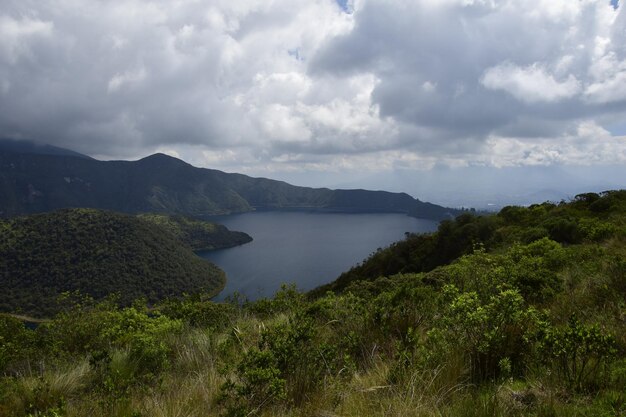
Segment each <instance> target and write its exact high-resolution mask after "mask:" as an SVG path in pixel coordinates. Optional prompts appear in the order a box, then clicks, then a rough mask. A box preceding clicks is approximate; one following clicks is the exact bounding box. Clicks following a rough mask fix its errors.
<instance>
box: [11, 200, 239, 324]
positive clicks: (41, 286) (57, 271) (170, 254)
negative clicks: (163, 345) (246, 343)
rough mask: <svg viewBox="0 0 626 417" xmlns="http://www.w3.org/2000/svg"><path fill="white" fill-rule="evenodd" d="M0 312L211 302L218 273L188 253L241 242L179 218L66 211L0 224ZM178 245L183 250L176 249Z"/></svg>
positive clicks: (220, 281) (37, 312)
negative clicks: (84, 302) (191, 298)
mask: <svg viewBox="0 0 626 417" xmlns="http://www.w3.org/2000/svg"><path fill="white" fill-rule="evenodd" d="M0 231H1V233H0V311H3V312H13V313H25V314H31V315H35V316H48V315H50V314H52V313H54V312H56V311H58V310H59V308H62V305H61V304H59V303H57V299H58V297H59V296H60V295H62V294H63V293H65V292H75V291H78V292H80V293H82V294H88V295H91V296H93V297H94V298H96V299H102V298H104V297H106V296H107V295H109V294H112V293H118V294H119V298H118V300H119V302H120V303H121V304H123V305H129V304H130V303H132V302H133V301H134V300H135V299H137V298H145V299H147V301H148V302H150V303H153V302H156V301H158V300H162V299H164V298H166V297H172V296H178V295H182V294H183V293H189V294H192V293H197V292H202V293H208V294H216V293H217V292H219V291H220V290H221V289H222V287H223V286H224V283H225V276H224V273H223V272H222V271H221V270H220V269H218V268H217V267H216V266H215V265H213V264H211V263H209V262H207V261H205V260H203V259H201V258H199V257H197V256H196V255H195V254H194V253H193V252H192V250H191V248H190V247H189V246H188V245H197V246H200V247H206V246H211V245H216V244H223V243H236V242H240V241H241V240H242V238H243V239H245V237H246V236H247V235H245V234H239V233H235V234H234V238H232V239H229V237H230V232H229V231H228V230H225V228H223V227H221V226H214V225H210V224H204V223H201V222H194V221H190V220H187V219H184V218H181V217H174V218H168V217H166V216H142V217H140V218H135V217H133V216H129V215H124V214H116V213H111V212H105V211H99V210H92V209H68V210H61V211H58V212H55V213H49V214H38V215H31V216H28V217H20V218H15V219H12V220H8V221H0ZM183 242H184V243H183Z"/></svg>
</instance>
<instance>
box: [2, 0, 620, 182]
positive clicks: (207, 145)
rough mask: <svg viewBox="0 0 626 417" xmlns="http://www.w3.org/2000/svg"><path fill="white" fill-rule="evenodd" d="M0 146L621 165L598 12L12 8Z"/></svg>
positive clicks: (381, 165)
mask: <svg viewBox="0 0 626 417" xmlns="http://www.w3.org/2000/svg"><path fill="white" fill-rule="evenodd" d="M0 38H1V39H2V42H0V136H8V137H16V138H30V139H35V140H39V141H42V142H48V143H53V144H56V145H59V146H65V147H70V148H73V149H76V150H78V151H82V152H85V153H88V154H91V155H95V156H99V157H104V158H135V157H141V156H144V155H146V154H148V153H151V152H155V151H157V150H162V151H167V152H168V153H170V154H176V155H180V156H181V157H183V158H185V159H187V160H190V161H191V162H193V163H196V164H199V165H204V166H211V167H216V168H222V169H229V170H233V171H246V172H250V173H271V172H279V171H284V172H292V171H298V170H300V171H306V170H318V171H331V172H334V171H337V172H339V171H342V172H343V171H345V170H370V171H372V172H376V171H380V170H396V169H414V170H423V169H429V168H432V167H434V166H439V165H442V164H444V165H449V166H473V165H487V166H517V165H528V166H536V165H538V164H541V165H550V164H574V163H576V164H578V163H585V161H586V162H588V163H594V164H602V163H621V162H623V159H622V157H623V155H624V146H625V145H624V141H623V139H622V138H619V137H612V136H611V135H610V134H609V133H607V131H606V129H605V127H606V126H610V125H613V124H615V123H618V122H619V121H623V119H624V117H625V116H626V87H624V86H625V85H626V12H624V8H623V7H621V6H620V7H617V8H614V7H612V6H611V5H610V4H609V3H608V2H604V1H595V0H581V1H575V2H573V1H571V0H529V1H525V2H519V1H513V0H498V1H491V0H489V1H487V0H445V1H444V0H437V1H435V0H419V1H407V0H386V1H382V0H354V1H352V0H351V1H339V2H337V1H335V0H306V1H305V0H274V1H272V2H267V1H261V0H230V1H226V0H215V1H206V0H181V1H176V2H171V1H166V0H152V1H148V0H129V1H125V2H121V3H120V2H101V1H96V0H84V1H74V0H68V1H63V2H58V1H53V0H20V1H18V0H9V1H7V2H4V3H3V5H2V6H1V7H0Z"/></svg>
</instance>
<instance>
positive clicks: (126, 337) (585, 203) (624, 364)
mask: <svg viewBox="0 0 626 417" xmlns="http://www.w3.org/2000/svg"><path fill="white" fill-rule="evenodd" d="M445 242H447V243H445ZM446 244H449V245H452V246H451V247H444V246H445V245H446ZM415 245H420V247H421V250H424V251H426V252H425V253H424V254H421V255H420V253H418V252H417V246H415ZM437 247H439V248H442V249H444V250H445V252H444V253H443V254H439V253H438V252H437V251H436V250H435V249H433V248H437ZM431 255H432V256H434V257H436V258H435V259H434V260H431V259H427V258H428V257H429V256H431ZM394 257H395V259H394ZM625 259H626V192H624V191H615V192H608V193H603V194H600V195H597V194H586V195H581V196H578V197H577V198H576V199H575V200H574V201H572V202H569V203H560V204H550V203H544V204H540V205H536V206H531V207H528V208H522V207H508V208H505V209H503V210H502V211H501V212H500V213H499V214H498V215H494V216H491V217H471V216H462V217H461V218H459V219H457V220H456V221H452V222H446V223H444V224H442V226H441V227H440V229H439V231H438V232H437V233H435V234H433V235H430V236H421V237H420V236H409V237H408V238H407V240H406V241H404V242H401V243H397V244H395V245H392V246H391V247H390V248H387V249H383V250H380V251H378V252H377V253H376V254H373V255H372V256H371V257H370V258H369V259H368V260H367V261H365V262H364V263H363V265H361V266H360V267H359V268H355V270H353V271H352V277H354V279H350V280H346V279H345V278H344V280H343V281H342V282H341V283H338V284H336V287H335V288H337V291H334V292H333V291H328V292H326V293H323V294H319V292H318V293H317V295H316V294H302V293H299V292H298V291H296V290H295V289H294V288H291V287H284V288H283V289H282V290H281V291H279V292H278V293H277V294H276V295H275V296H274V297H273V298H271V299H262V300H258V301H255V302H246V301H245V300H240V299H239V298H238V297H234V298H233V299H232V300H230V302H228V303H213V302H211V301H208V300H207V299H206V297H202V296H200V295H196V296H189V297H186V298H183V299H173V300H168V301H166V302H163V303H161V304H159V305H157V306H155V307H154V308H152V309H150V310H148V309H147V308H146V306H145V305H144V304H142V303H141V302H137V303H135V304H134V305H132V306H127V307H119V306H118V305H117V304H115V303H111V302H108V301H105V302H100V303H97V302H92V301H90V300H80V302H79V303H77V304H75V305H74V306H73V307H71V308H69V309H67V310H65V311H63V312H62V313H60V314H58V315H57V316H56V317H55V318H54V319H52V320H51V321H49V322H46V323H42V324H41V325H39V326H38V327H37V329H36V330H34V331H31V330H27V329H26V328H24V327H23V325H22V324H21V323H20V322H19V321H17V320H16V319H14V318H11V317H0V338H1V340H2V343H1V344H0V346H2V350H0V367H1V368H0V369H1V372H2V373H3V375H4V376H3V377H2V378H0V415H3V416H4V415H6V416H84V415H92V416H178V415H184V416H207V415H223V416H248V415H250V416H253V415H259V416H288V415H289V416H320V415H323V416H334V415H341V416H450V417H457V416H477V417H478V416H537V417H548V416H563V417H565V416H590V417H591V416H623V415H625V414H626V389H625V388H624V387H626V321H625V320H624V315H625V312H626V310H625V308H626V261H625ZM392 260H393V263H392ZM392 265H395V266H392ZM411 268H413V269H416V270H419V271H421V272H409V271H410V269H411ZM381 270H385V271H388V272H385V273H384V274H381V276H377V274H378V272H377V271H381ZM355 271H356V272H355ZM375 275H376V276H375Z"/></svg>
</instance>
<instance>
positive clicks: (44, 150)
mask: <svg viewBox="0 0 626 417" xmlns="http://www.w3.org/2000/svg"><path fill="white" fill-rule="evenodd" d="M2 151H7V152H17V153H30V154H39V155H67V156H76V157H78V158H85V159H93V158H92V157H90V156H87V155H84V154H82V153H78V152H75V151H71V150H69V149H65V148H59V147H57V146H52V145H46V144H40V143H36V142H31V141H28V140H16V139H0V152H2Z"/></svg>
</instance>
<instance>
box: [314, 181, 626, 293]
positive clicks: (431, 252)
mask: <svg viewBox="0 0 626 417" xmlns="http://www.w3.org/2000/svg"><path fill="white" fill-rule="evenodd" d="M625 214H626V191H623V190H621V191H607V192H605V193H601V194H596V193H587V194H581V195H578V196H576V198H575V199H574V201H572V202H571V203H562V204H555V203H550V202H546V203H542V204H534V205H531V206H530V207H528V208H524V207H516V206H509V207H505V208H503V209H502V210H501V211H500V212H499V213H498V214H497V215H490V216H476V215H472V214H470V213H465V214H463V215H461V216H458V217H457V218H456V219H455V220H444V221H443V222H441V224H440V225H439V228H438V230H437V232H435V233H432V234H410V235H407V237H406V239H404V240H402V241H399V242H396V243H394V244H392V245H390V246H389V247H387V248H384V249H379V250H378V251H377V252H375V253H373V254H372V255H371V256H370V257H369V258H368V259H366V260H364V261H363V262H362V263H361V264H360V265H357V266H355V267H353V268H351V269H350V270H349V271H346V272H344V273H343V274H341V276H340V277H339V278H338V279H337V280H336V281H334V282H331V283H329V284H327V285H324V286H321V287H319V288H317V289H315V290H314V291H312V294H324V293H325V292H326V291H329V290H330V291H342V290H344V289H345V288H346V287H348V286H349V285H350V284H352V283H353V282H358V281H363V280H370V281H371V280H374V279H376V278H378V277H382V276H390V275H394V274H398V273H415V272H428V271H431V270H433V269H434V268H436V267H438V266H441V265H446V264H448V263H450V262H452V261H453V260H455V259H457V258H458V257H460V256H462V255H466V254H469V253H472V251H474V250H475V249H476V248H477V247H482V248H485V249H487V250H495V249H497V248H499V247H503V246H507V245H510V244H511V242H515V241H517V242H522V243H530V242H533V241H535V240H538V239H541V238H543V237H547V238H550V239H552V240H554V241H556V242H559V243H562V244H565V245H571V244H577V243H581V242H584V241H589V240H591V241H594V240H599V239H602V238H604V237H606V236H608V235H611V233H612V232H614V231H615V230H616V229H618V228H619V227H620V226H623V224H624V222H625V221H626V220H625V219H624V215H625Z"/></svg>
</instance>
